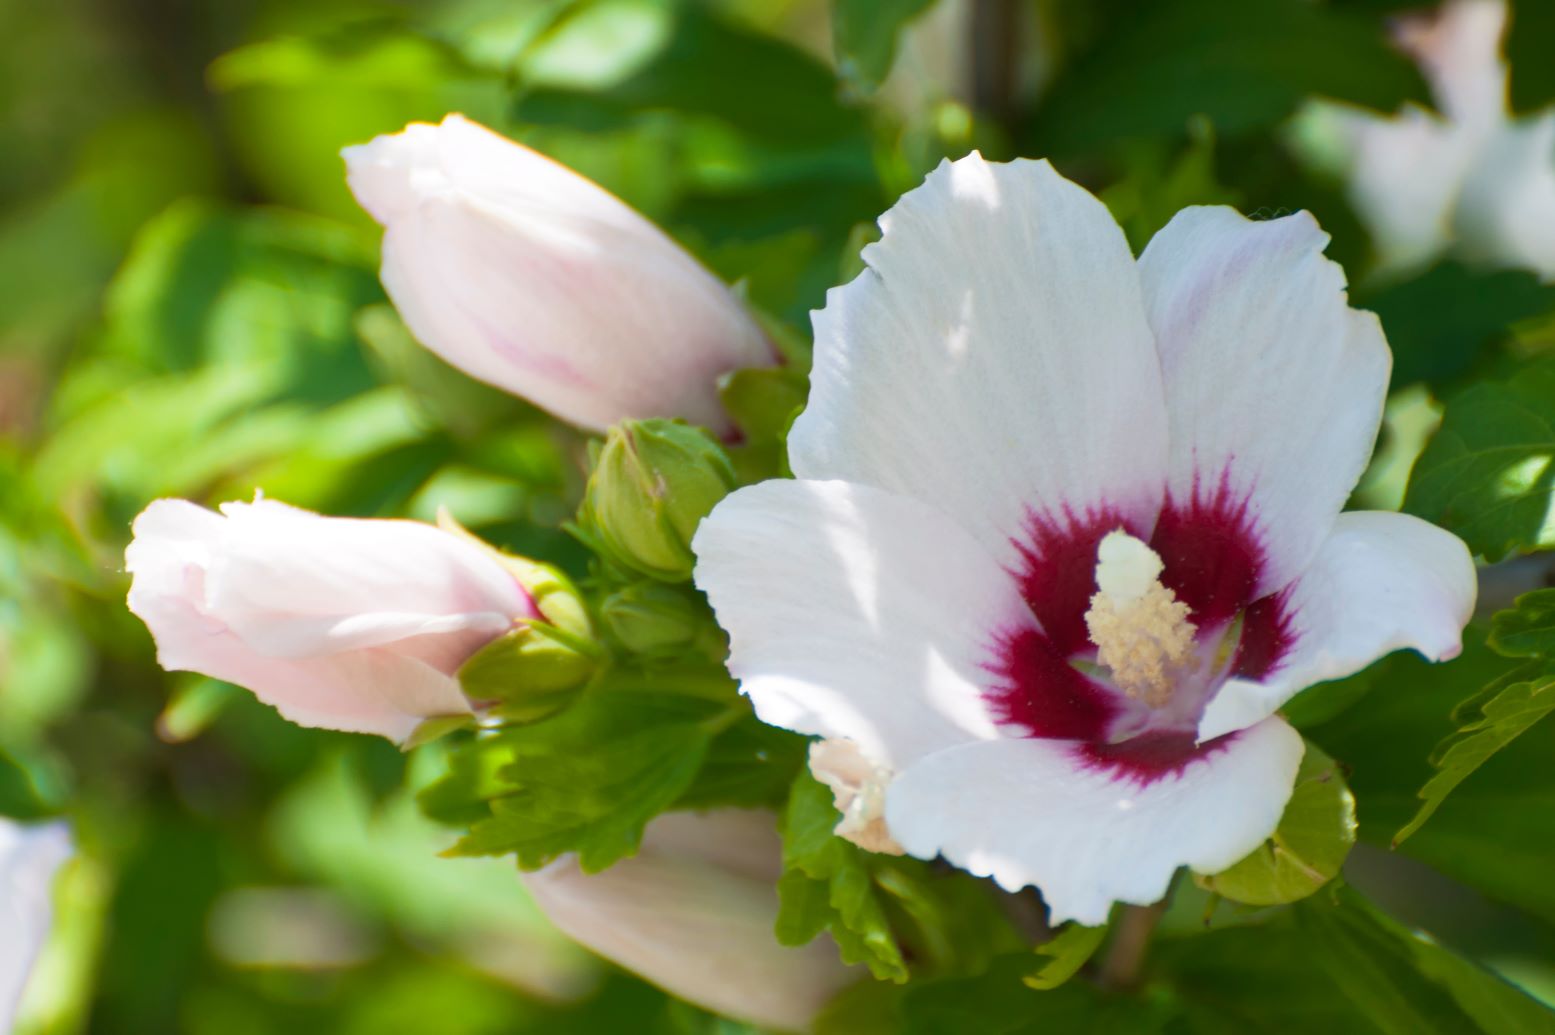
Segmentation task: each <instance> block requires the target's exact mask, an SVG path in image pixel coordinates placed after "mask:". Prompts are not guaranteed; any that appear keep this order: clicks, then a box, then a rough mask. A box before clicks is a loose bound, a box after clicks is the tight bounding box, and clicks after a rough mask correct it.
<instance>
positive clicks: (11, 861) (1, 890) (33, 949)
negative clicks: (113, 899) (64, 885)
mask: <svg viewBox="0 0 1555 1035" xmlns="http://www.w3.org/2000/svg"><path fill="white" fill-rule="evenodd" d="M70 853H71V846H70V828H69V827H67V826H66V825H65V824H64V823H44V824H37V825H25V826H24V825H22V824H20V823H13V822H11V821H10V820H7V819H0V1031H9V1030H10V1029H11V1021H12V1018H13V1017H14V1015H15V1013H16V1007H17V1004H18V1003H19V1002H20V1000H21V997H22V990H23V989H24V988H25V987H26V985H27V978H28V975H29V974H31V972H32V967H33V963H34V962H35V961H36V960H37V957H38V952H39V951H40V950H41V949H42V948H43V943H44V941H45V940H46V939H47V937H48V933H49V925H50V923H51V920H52V916H53V885H54V876H55V874H56V873H57V872H58V870H59V868H60V866H62V865H63V864H64V862H65V860H66V859H68V858H70Z"/></svg>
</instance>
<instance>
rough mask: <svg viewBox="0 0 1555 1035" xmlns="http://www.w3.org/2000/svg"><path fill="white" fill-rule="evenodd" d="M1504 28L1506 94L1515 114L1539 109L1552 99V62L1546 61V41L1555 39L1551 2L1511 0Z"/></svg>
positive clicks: (1554, 66) (1554, 82) (1554, 10)
mask: <svg viewBox="0 0 1555 1035" xmlns="http://www.w3.org/2000/svg"><path fill="white" fill-rule="evenodd" d="M1509 6H1510V14H1511V17H1510V19H1509V24H1508V25H1507V31H1506V43H1505V45H1504V48H1503V49H1504V50H1505V52H1506V60H1507V66H1508V68H1509V72H1510V82H1509V83H1508V85H1507V96H1508V100H1509V101H1510V103H1511V108H1512V110H1513V111H1514V112H1516V113H1518V114H1520V115H1521V114H1526V113H1532V112H1536V111H1539V110H1540V109H1543V108H1546V107H1548V106H1549V103H1550V102H1551V101H1555V63H1552V62H1551V61H1550V41H1551V40H1555V4H1551V3H1549V2H1548V0H1511V3H1510V5H1509Z"/></svg>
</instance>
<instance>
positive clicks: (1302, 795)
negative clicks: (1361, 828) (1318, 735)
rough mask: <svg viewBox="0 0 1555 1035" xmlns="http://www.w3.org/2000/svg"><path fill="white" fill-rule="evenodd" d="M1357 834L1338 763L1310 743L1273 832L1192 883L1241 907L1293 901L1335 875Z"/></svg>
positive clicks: (1349, 796) (1352, 806)
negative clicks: (1249, 850)
mask: <svg viewBox="0 0 1555 1035" xmlns="http://www.w3.org/2000/svg"><path fill="white" fill-rule="evenodd" d="M1355 830H1356V823H1355V796H1354V795H1353V794H1351V793H1350V788H1349V786H1348V785H1347V784H1346V783H1345V780H1344V775H1343V774H1342V773H1341V772H1340V770H1339V764H1338V763H1337V762H1335V761H1334V760H1333V759H1331V758H1329V757H1328V756H1327V755H1326V754H1324V753H1323V752H1322V751H1321V750H1320V749H1319V748H1318V747H1317V746H1316V745H1314V744H1312V743H1311V742H1308V743H1307V750H1306V754H1305V755H1303V756H1302V759H1301V768H1300V769H1299V770H1297V772H1296V787H1295V790H1294V791H1292V792H1291V796H1290V802H1289V803H1288V804H1287V805H1286V806H1285V814H1284V815H1283V816H1281V817H1280V825H1279V826H1278V827H1276V828H1275V831H1274V833H1273V834H1271V835H1270V836H1269V839H1268V840H1267V841H1265V842H1264V843H1263V844H1261V845H1259V846H1258V847H1257V848H1256V849H1254V850H1253V852H1252V854H1251V855H1248V856H1247V857H1246V858H1244V859H1242V860H1241V861H1240V862H1238V863H1236V864H1235V865H1233V866H1231V867H1230V868H1229V869H1226V870H1222V871H1220V872H1219V873H1216V874H1210V875H1202V874H1194V880H1195V881H1196V882H1197V883H1198V885H1199V886H1200V887H1202V888H1205V889H1206V890H1208V891H1212V892H1215V893H1216V894H1218V895H1222V896H1224V897H1225V898H1228V899H1230V900H1231V901H1233V902H1241V903H1243V904H1245V905H1252V906H1272V905H1280V904H1283V903H1286V902H1295V901H1298V900H1300V899H1303V898H1306V897H1307V896H1308V895H1311V894H1312V893H1313V892H1315V891H1317V890H1318V889H1319V888H1321V887H1322V886H1323V885H1324V884H1327V883H1328V882H1329V881H1330V880H1332V879H1333V878H1334V877H1335V876H1337V875H1338V873H1339V868H1340V867H1341V866H1343V865H1344V861H1345V859H1346V857H1348V856H1349V854H1350V849H1351V848H1352V847H1354V845H1355Z"/></svg>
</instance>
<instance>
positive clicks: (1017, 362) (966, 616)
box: [692, 154, 1475, 924]
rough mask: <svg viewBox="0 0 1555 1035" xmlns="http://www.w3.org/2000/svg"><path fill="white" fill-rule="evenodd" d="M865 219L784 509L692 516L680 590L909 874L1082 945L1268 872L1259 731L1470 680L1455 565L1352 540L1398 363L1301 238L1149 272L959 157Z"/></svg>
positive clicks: (1050, 176) (1269, 741) (824, 349)
mask: <svg viewBox="0 0 1555 1035" xmlns="http://www.w3.org/2000/svg"><path fill="white" fill-rule="evenodd" d="M880 225H881V229H882V231H883V236H882V239H881V240H880V241H879V242H878V243H876V244H873V245H870V246H869V247H868V248H866V249H865V251H864V259H865V262H866V264H867V267H868V268H867V269H866V270H865V271H864V272H863V273H862V274H861V275H860V276H859V277H858V278H857V279H856V280H854V281H853V282H852V283H850V284H848V285H846V286H845V287H841V288H837V289H834V290H833V291H832V292H831V294H830V295H829V296H828V298H827V305H826V308H825V309H824V310H822V311H820V312H818V313H817V314H816V316H815V369H814V372H813V374H812V376H811V395H810V403H809V407H808V408H807V409H806V410H805V412H804V413H803V414H802V415H801V416H800V417H799V419H798V420H797V421H796V422H795V424H794V426H793V430H792V432H791V433H790V436H789V439H788V444H789V460H790V462H791V464H792V467H793V470H794V473H795V475H796V476H797V480H793V481H770V482H765V483H763V484H761V485H756V486H752V487H749V488H744V489H740V490H738V491H736V492H735V493H734V494H733V495H731V496H729V497H728V498H726V499H725V500H724V501H723V502H722V503H720V504H719V505H718V507H717V508H715V509H714V511H713V513H712V514H711V516H709V517H708V518H707V519H706V520H705V521H704V522H703V523H702V526H701V529H700V531H699V532H698V533H697V536H696V538H695V540H694V541H693V543H692V548H693V550H694V551H695V552H696V555H697V568H696V580H697V584H698V585H699V586H701V587H702V588H703V589H705V590H706V591H707V594H708V597H709V599H710V600H711V601H712V604H713V607H714V609H715V611H716V612H717V615H718V619H719V622H720V623H721V624H722V625H723V627H724V628H725V629H727V630H728V632H729V634H730V643H731V654H730V662H729V668H730V671H731V672H732V673H733V674H734V675H735V676H737V677H738V678H739V679H740V680H741V682H742V688H743V690H744V692H745V693H746V694H748V695H749V696H750V698H751V701H752V703H753V704H754V705H755V708H756V711H757V714H759V715H760V716H761V718H762V719H763V720H765V721H767V722H770V723H772V724H774V725H777V726H783V727H786V728H789V729H794V730H798V731H799V732H802V733H810V734H819V735H821V736H823V737H828V738H847V739H848V740H850V741H852V742H853V744H854V745H856V746H857V749H858V750H859V751H861V752H862V753H863V756H864V759H865V760H867V762H868V766H866V767H855V768H856V769H859V770H860V771H861V772H863V773H864V775H865V776H866V779H865V781H863V782H862V783H859V786H860V787H865V786H867V784H868V783H869V782H870V781H874V782H880V781H882V780H887V779H888V780H889V783H888V784H887V785H886V786H885V789H884V795H885V822H886V827H888V829H889V836H890V837H891V838H893V839H894V840H895V841H896V842H897V843H899V844H900V845H901V846H902V847H903V848H904V849H906V851H907V852H908V853H910V854H912V855H915V856H918V857H920V858H932V857H934V856H935V855H938V854H943V855H944V856H945V857H946V858H948V859H950V860H951V861H952V862H954V863H956V864H957V865H960V866H963V867H965V868H966V869H968V870H970V871H972V872H973V873H977V874H980V875H991V876H993V877H994V878H995V879H996V880H997V881H998V882H999V883H1000V884H1001V885H1003V886H1004V887H1006V888H1008V889H1011V890H1014V889H1016V888H1019V887H1022V886H1024V885H1035V886H1037V887H1038V888H1040V889H1041V891H1042V893H1043V895H1044V897H1045V898H1046V900H1047V902H1048V905H1049V907H1050V908H1051V911H1052V916H1053V919H1054V920H1055V922H1056V921H1062V920H1066V919H1073V920H1078V921H1079V922H1081V923H1084V924H1100V923H1102V922H1103V921H1105V920H1106V918H1107V913H1108V910H1109V908H1110V906H1111V905H1112V903H1113V902H1115V901H1121V902H1133V903H1141V904H1144V903H1150V902H1154V901H1156V900H1158V899H1159V898H1160V897H1161V896H1162V895H1163V894H1164V893H1165V891H1166V888H1167V884H1168V882H1169V880H1170V879H1171V876H1172V874H1173V872H1174V871H1175V870H1176V869H1177V868H1178V867H1179V866H1185V865H1186V866H1189V867H1191V868H1193V869H1195V870H1197V871H1199V872H1202V873H1214V872H1216V871H1218V870H1221V869H1224V868H1225V867H1227V866H1230V865H1232V864H1233V863H1235V862H1237V861H1238V860H1239V859H1241V858H1242V857H1243V856H1245V855H1246V854H1247V853H1248V852H1250V851H1252V850H1253V849H1254V848H1256V847H1257V846H1258V845H1259V844H1261V843H1262V842H1263V840H1264V839H1265V838H1267V837H1268V836H1269V834H1270V833H1271V832H1272V831H1273V830H1274V828H1275V826H1276V824H1277V823H1278V821H1279V818H1280V815H1281V812H1282V811H1283V809H1284V806H1285V803H1286V801H1287V800H1288V799H1289V796H1290V793H1291V789H1292V786H1293V783H1294V780H1295V776H1296V770H1297V766H1298V764H1299V763H1300V760H1301V756H1302V751H1303V745H1302V740H1301V737H1300V736H1299V735H1298V734H1297V733H1296V732H1295V730H1293V729H1292V728H1291V727H1290V726H1289V725H1287V724H1286V723H1285V721H1284V720H1283V719H1281V718H1279V717H1278V716H1277V715H1275V712H1276V710H1277V709H1278V708H1279V707H1280V706H1281V705H1282V704H1283V703H1284V702H1285V701H1286V700H1288V699H1289V698H1290V697H1291V696H1292V695H1294V694H1295V693H1296V692H1297V691H1299V690H1301V689H1303V688H1305V687H1307V686H1310V685H1312V684H1313V683H1317V682H1321V681H1323V680H1327V679H1334V678H1338V677H1340V676H1344V675H1348V674H1349V673H1352V672H1355V671H1357V670H1359V669H1361V668H1363V667H1365V666H1366V665H1368V664H1370V663H1371V662H1372V661H1373V660H1375V659H1376V658H1378V657H1381V656H1382V655H1384V654H1386V653H1388V652H1389V651H1392V650H1396V649H1399V648H1403V647H1414V648H1417V649H1418V650H1420V651H1421V652H1422V653H1423V654H1425V655H1426V656H1427V657H1430V658H1433V659H1440V658H1448V657H1452V656H1453V655H1455V654H1456V653H1457V652H1458V650H1459V648H1460V634H1461V631H1462V628H1463V625H1464V623H1465V622H1466V621H1467V620H1468V617H1469V614H1470V612H1471V610H1472V607H1473V601H1474V593H1475V580H1474V566H1473V563H1472V562H1471V560H1470V557H1469V554H1468V551H1467V549H1466V548H1465V547H1464V545H1463V543H1462V542H1460V541H1459V540H1458V539H1457V538H1456V537H1455V536H1453V535H1450V534H1449V533H1447V532H1444V531H1442V530H1441V529H1439V528H1436V527H1434V526H1432V525H1429V524H1427V523H1426V522H1423V521H1420V520H1419V519H1417V518H1413V517H1408V516H1406V515H1402V514H1395V513H1368V512H1356V513H1345V514H1341V513H1340V508H1341V507H1343V505H1344V503H1345V500H1346V498H1347V497H1348V496H1349V494H1350V490H1351V489H1352V488H1353V487H1354V485H1355V483H1356V480H1357V478H1358V477H1359V476H1360V474H1361V471H1362V470H1363V469H1364V468H1365V467H1366V462H1367V458H1368V456H1369V455H1370V453H1371V449H1372V445H1373V442H1374V441H1375V439H1376V435H1377V427H1378V423H1379V420H1380V418H1381V414H1382V403H1383V397H1384V394H1385V392H1386V390H1387V384H1388V373H1389V366H1390V356H1389V353H1388V348H1387V343H1386V341H1385V340H1384V339H1383V336H1382V329H1381V326H1380V324H1379V323H1378V321H1377V319H1376V317H1375V316H1373V315H1372V314H1370V313H1364V312H1358V311H1356V310H1353V309H1351V308H1350V307H1349V306H1348V304H1347V300H1346V294H1345V282H1344V275H1343V273H1342V271H1341V270H1340V269H1339V268H1338V267H1337V266H1335V265H1334V264H1333V263H1331V262H1329V261H1327V260H1326V259H1324V258H1323V254H1322V252H1323V248H1324V247H1325V246H1326V244H1327V242H1328V237H1327V235H1326V234H1324V233H1323V232H1322V231H1321V230H1320V229H1319V228H1318V226H1317V224H1316V223H1315V222H1314V221H1313V219H1312V217H1311V216H1310V215H1308V214H1306V213H1300V214H1297V215H1294V216H1289V217H1286V218H1284V219H1274V220H1269V221H1267V222H1252V221H1249V220H1247V219H1245V218H1243V217H1242V216H1241V215H1239V214H1237V213H1236V212H1235V211H1233V210H1231V209H1229V208H1223V207H1203V208H1190V209H1185V210H1184V211H1182V212H1180V213H1178V215H1177V216H1176V217H1175V218H1174V219H1173V220H1172V221H1171V222H1170V223H1169V224H1168V225H1167V226H1166V227H1165V228H1164V229H1163V230H1161V231H1160V233H1158V234H1157V235H1156V237H1155V239H1154V240H1152V241H1151V242H1150V246H1149V247H1148V248H1147V249H1146V250H1145V252H1144V254H1143V255H1142V256H1141V257H1140V258H1139V259H1138V260H1137V261H1136V260H1135V258H1134V256H1133V255H1132V253H1131V252H1130V251H1129V247H1128V243H1127V241H1126V240H1125V239H1124V236H1123V233H1122V231H1121V230H1120V229H1119V228H1118V226H1117V224H1116V223H1115V222H1114V221H1113V219H1112V217H1111V216H1110V215H1109V214H1108V212H1107V209H1106V208H1105V207H1104V206H1103V205H1102V204H1101V203H1100V202H1099V201H1097V200H1096V199H1095V198H1094V197H1092V196H1091V195H1090V194H1088V193H1086V192H1085V191H1084V190H1083V189H1081V188H1080V187H1078V186H1076V185H1075V184H1073V183H1070V182H1069V181H1068V180H1065V179H1063V178H1062V177H1061V176H1059V175H1058V174H1057V173H1056V172H1054V171H1053V169H1052V167H1051V166H1049V165H1048V164H1047V163H1045V162H1029V161H1019V162H1012V163H1009V164H995V163H988V162H985V161H983V160H982V158H981V157H979V156H978V155H976V154H973V155H971V156H969V157H967V158H964V159H961V160H960V161H957V162H953V163H952V162H947V163H945V164H943V165H941V166H940V168H939V169H938V170H937V171H936V172H934V173H933V174H931V175H930V176H929V178H928V181H927V182H926V183H925V184H924V185H923V186H922V187H920V188H918V189H916V190H913V191H910V192H909V193H907V194H906V195H904V196H903V197H902V199H901V200H900V201H899V202H898V203H897V204H896V206H895V207H894V208H892V209H891V211H890V212H888V213H887V214H886V215H885V216H884V217H882V219H881V220H880ZM865 797H866V798H867V797H868V795H866V796H865ZM869 812H870V809H869V808H868V807H867V801H866V805H865V807H864V808H863V810H862V812H861V814H860V816H859V817H858V818H859V819H861V820H863V819H866V818H867V817H868V814H869Z"/></svg>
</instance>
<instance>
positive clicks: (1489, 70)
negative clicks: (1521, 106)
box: [1304, 0, 1555, 278]
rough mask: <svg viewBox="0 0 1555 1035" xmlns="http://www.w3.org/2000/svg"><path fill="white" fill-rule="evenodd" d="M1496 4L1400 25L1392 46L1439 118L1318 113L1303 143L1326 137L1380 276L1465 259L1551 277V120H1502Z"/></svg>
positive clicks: (1459, 0) (1444, 11)
mask: <svg viewBox="0 0 1555 1035" xmlns="http://www.w3.org/2000/svg"><path fill="white" fill-rule="evenodd" d="M1506 13H1507V12H1506V4H1505V3H1504V2H1502V0H1451V2H1449V3H1446V4H1443V5H1442V7H1441V8H1440V9H1439V10H1437V11H1434V12H1431V13H1430V14H1422V15H1415V16H1411V17H1408V18H1403V19H1400V21H1399V22H1398V24H1397V31H1396V33H1395V36H1396V39H1397V42H1398V44H1399V46H1400V47H1402V48H1403V49H1404V51H1405V52H1407V53H1408V54H1409V55H1410V56H1411V57H1413V58H1414V59H1415V60H1416V62H1418V63H1419V65H1420V69H1421V71H1422V72H1424V73H1425V77H1426V79H1427V81H1428V82H1429V83H1430V86H1431V92H1432V95H1433V96H1434V98H1435V101H1436V105H1437V108H1438V109H1439V111H1440V114H1437V113H1435V112H1428V111H1425V110H1423V109H1421V108H1418V107H1414V106H1406V107H1405V108H1404V110H1403V111H1402V112H1400V114H1399V115H1398V116H1397V117H1394V118H1383V117H1379V116H1376V115H1369V114H1366V113H1363V112H1361V111H1358V110H1355V109H1351V108H1346V107H1343V106H1340V105H1336V104H1330V103H1322V104H1316V105H1314V106H1313V107H1312V108H1311V110H1310V111H1309V112H1308V113H1307V115H1306V117H1305V119H1304V128H1305V131H1306V134H1307V135H1308V136H1309V137H1311V138H1313V139H1316V140H1323V139H1325V138H1332V139H1333V142H1334V143H1335V144H1337V146H1338V150H1339V151H1340V162H1341V165H1342V166H1343V170H1344V173H1345V175H1346V177H1347V179H1348V180H1349V187H1350V197H1351V199H1352V200H1353V201H1354V203H1355V207H1356V210H1357V212H1358V213H1359V214H1360V216H1361V218H1362V219H1363V220H1364V221H1365V223H1366V225H1367V228H1368V230H1370V232H1371V235H1372V238H1373V240H1374V241H1375V242H1376V245H1377V250H1378V255H1379V259H1380V261H1381V264H1382V266H1383V267H1384V268H1391V269H1403V268H1409V267H1414V266H1419V265H1421V264H1423V263H1425V262H1429V261H1430V260H1432V259H1434V258H1436V257H1437V256H1438V255H1440V254H1441V253H1442V252H1443V251H1445V250H1447V249H1448V248H1449V247H1451V248H1453V249H1455V250H1456V251H1457V252H1458V254H1460V255H1461V256H1462V257H1463V258H1466V259H1469V260H1471V261H1476V262H1483V263H1487V264H1489V265H1494V266H1503V267H1511V268H1518V269H1528V270H1532V271H1534V272H1536V273H1538V274H1540V275H1541V276H1543V277H1545V278H1549V277H1555V112H1545V113H1543V114H1540V115H1537V116H1534V117H1530V118H1524V119H1513V118H1511V117H1509V116H1508V114H1507V101H1506V89H1507V73H1506V65H1505V63H1504V62H1503V61H1502V59H1501V40H1502V37H1503V36H1504V34H1505V31H1506V22H1507V17H1506Z"/></svg>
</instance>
